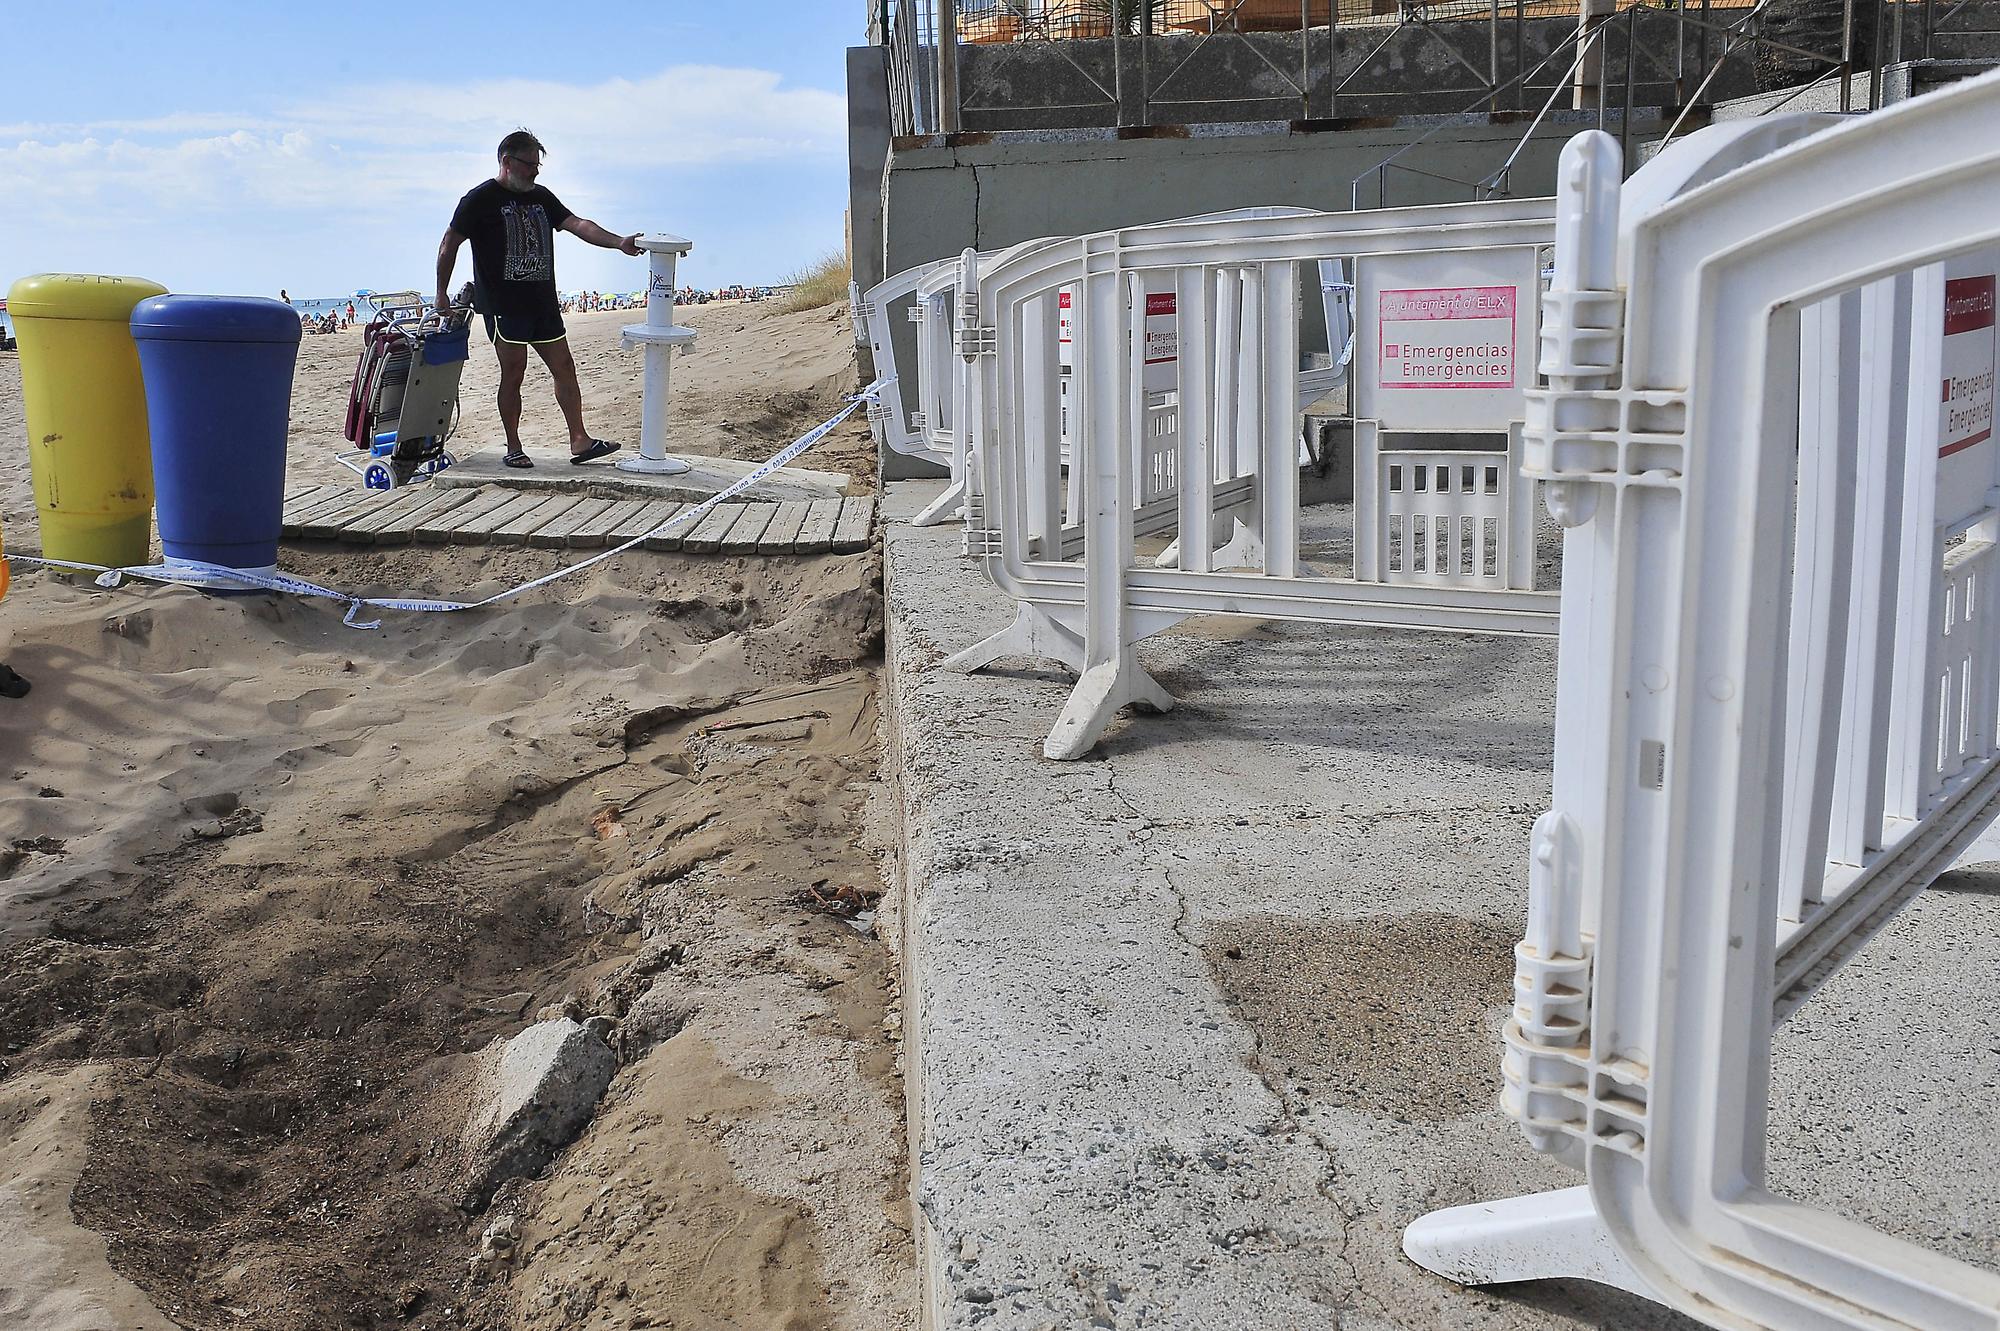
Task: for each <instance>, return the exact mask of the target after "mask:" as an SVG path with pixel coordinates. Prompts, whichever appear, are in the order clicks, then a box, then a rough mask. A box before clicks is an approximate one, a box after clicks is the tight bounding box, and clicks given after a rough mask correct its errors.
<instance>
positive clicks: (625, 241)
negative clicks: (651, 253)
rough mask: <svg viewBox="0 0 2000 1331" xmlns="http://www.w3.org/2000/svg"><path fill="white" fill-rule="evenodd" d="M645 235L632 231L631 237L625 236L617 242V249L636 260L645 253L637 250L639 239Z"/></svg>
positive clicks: (641, 232)
mask: <svg viewBox="0 0 2000 1331" xmlns="http://www.w3.org/2000/svg"><path fill="white" fill-rule="evenodd" d="M645 234H646V233H645V232H643V231H634V232H633V233H632V234H631V235H629V236H625V237H623V238H622V239H620V240H619V242H618V248H619V249H621V250H623V251H624V252H625V253H627V254H629V255H631V256H632V257H633V258H637V257H638V256H640V255H641V254H644V253H645V252H646V251H644V250H642V249H640V248H639V237H641V236H643V235H645Z"/></svg>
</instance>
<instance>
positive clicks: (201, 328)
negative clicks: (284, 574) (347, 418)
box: [132, 296, 299, 571]
mask: <svg viewBox="0 0 2000 1331" xmlns="http://www.w3.org/2000/svg"><path fill="white" fill-rule="evenodd" d="M132 337H133V339H134V340H135V341H137V342H138V344H139V368H140V371H141V373H142V374H143V375H144V378H145V383H146V411H147V415H148V416H149V418H150V419H151V421H152V430H153V491H154V496H155V499H154V502H155V504H156V506H157V511H158V516H159V527H160V544H161V546H162V547H164V549H165V550H166V555H167V562H168V563H177V562H184V561H200V562H202V563H206V564H220V565H223V566H224V567H227V568H241V569H256V570H261V571H271V570H274V569H275V568H276V567H277V563H278V536H279V532H280V527H281V526H282V524H283V522H284V512H285V439H286V435H287V433H288V431H289V426H290V423H291V412H292V373H293V371H294V370H295V369H296V368H297V365H298V359H299V317H298V315H297V314H295V313H293V311H292V307H291V306H289V305H287V304H285V303H283V302H282V301H276V300H266V299H263V298H261V297H256V296H155V297H153V298H152V299H151V300H144V301H141V302H139V304H138V306H137V307H136V308H135V309H134V310H133V311H132Z"/></svg>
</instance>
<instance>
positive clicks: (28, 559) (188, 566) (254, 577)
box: [7, 381, 882, 629]
mask: <svg viewBox="0 0 2000 1331" xmlns="http://www.w3.org/2000/svg"><path fill="white" fill-rule="evenodd" d="M881 391H882V384H881V383H880V382H879V381H878V382H876V383H872V384H870V385H868V387H866V388H864V389H862V390H861V391H860V392H859V393H856V394H855V395H854V396H853V397H851V398H849V399H848V400H847V405H846V406H844V407H842V408H841V409H840V411H839V412H838V413H836V414H835V415H834V416H833V417H832V418H831V419H830V420H825V421H822V422H820V423H819V424H818V425H815V426H814V427H813V428H812V429H810V430H808V431H806V432H805V433H804V434H802V435H800V436H799V437H798V438H797V439H794V440H793V441H792V442H791V443H789V444H786V445H785V446H784V447H783V448H781V449H779V450H778V451H777V452H776V453H773V454H772V455H771V456H770V457H769V458H768V459H766V460H765V461H763V462H761V463H759V464H758V465H757V467H756V469H755V470H754V471H752V472H750V473H749V474H748V475H746V476H744V477H743V478H742V479H741V480H739V481H736V482H735V483H733V484H732V485H730V486H729V487H728V488H726V489H724V490H723V491H722V492H721V493H719V494H717V495H715V496H714V497H713V498H710V499H704V500H703V501H702V502H701V503H699V504H696V505H695V506H694V507H692V508H685V509H682V510H681V511H680V512H678V513H676V514H674V515H673V516H672V517H671V518H668V519H667V520H666V521H665V522H663V523H661V524H660V525H659V526H657V527H655V528H653V529H652V530H651V531H649V532H647V533H646V534H645V535H644V536H635V537H633V538H632V539H631V540H629V541H627V542H625V544H623V545H617V546H613V547H612V548H611V549H609V550H603V551H600V552H598V553H597V554H594V555H592V556H591V557H590V558H588V559H584V560H579V561H578V562H576V563H574V564H569V565H566V566H565V567H563V568H559V569H557V570H556V571H555V572H553V573H545V574H543V575H542V576H541V577H539V578H534V579H532V580H530V581H528V582H523V583H521V584H519V585H518V586H514V587H509V588H508V589H507V590H506V591H503V592H495V593H494V594H493V595H491V596H488V597H486V598H485V599H484V600H479V601H443V600H435V599H431V598H427V597H418V596H355V595H353V594H352V593H350V592H343V591H336V590H334V589H333V588H331V587H322V586H320V585H319V584H318V583H316V582H308V581H306V580H305V579H304V578H295V577H292V576H291V575H290V574H287V573H252V572H249V571H247V570H244V569H240V568H228V567H225V566H223V565H221V564H205V563H201V562H200V561H198V560H188V561H185V562H183V563H178V564H173V565H167V564H146V565H141V566H138V567H134V568H107V567H105V566H104V565H102V564H79V563H74V562H72V561H70V560H67V559H43V558H41V557H40V556H39V555H8V556H7V558H8V559H9V560H11V561H12V562H14V563H16V564H25V565H33V566H35V567H38V568H60V569H70V570H73V571H76V572H81V573H95V574H97V584H98V586H100V587H116V586H117V585H118V584H119V583H121V582H123V581H124V580H125V579H126V578H139V579H142V580H144V581H146V582H172V583H180V584H183V585H185V586H189V587H211V588H223V587H226V588H232V589H234V588H239V587H256V588H261V589H263V590H264V591H272V592H285V593H287V594H289V595H292V596H317V597H320V598H323V599H325V600H329V601H345V602H346V603H347V614H346V615H345V616H343V617H342V619H341V622H342V623H343V624H346V625H347V626H348V627H350V628H357V629H372V628H380V627H381V626H382V621H381V620H380V619H371V620H367V621H366V622H363V621H362V620H360V619H359V618H357V616H359V615H360V613H361V611H362V608H363V607H367V608H370V609H375V610H419V611H451V610H480V609H484V608H485V607H486V606H489V605H497V604H499V603H500V602H502V601H511V600H513V599H514V598H515V597H516V596H519V595H521V594H522V593H524V592H531V591H533V590H534V589H535V588H537V587H546V586H547V585H548V584H549V583H552V582H554V581H556V580H557V579H558V578H566V577H568V576H569V575H570V574H572V573H581V572H582V571H583V570H585V569H587V568H589V567H591V566H592V565H594V564H601V563H603V562H604V561H605V560H607V559H611V558H613V557H615V556H617V555H622V554H624V553H625V552H626V551H627V550H630V549H632V548H633V547H634V546H637V545H642V544H644V543H645V542H646V541H647V540H648V539H650V538H651V537H654V536H658V535H659V534H660V533H661V532H665V531H672V530H673V529H674V528H676V527H685V526H690V525H692V524H694V523H696V522H699V521H701V519H703V518H705V517H707V516H708V515H709V513H711V512H712V511H714V509H715V506H716V505H718V504H721V503H725V502H727V501H728V500H731V499H734V498H735V497H736V496H737V495H740V494H742V493H743V492H744V491H745V490H748V489H749V488H750V487H751V486H753V485H755V484H757V483H758V482H759V481H761V480H764V479H765V478H766V477H768V476H770V475H771V473H772V472H775V471H777V470H778V469H779V468H781V467H785V466H788V465H790V464H791V463H792V462H793V461H794V460H795V459H796V458H798V457H799V456H800V455H801V454H803V453H805V452H806V451H807V450H808V449H810V448H812V447H813V445H815V444H817V443H819V441H820V440H822V439H824V438H826V436H827V435H828V434H830V433H832V432H833V429H834V427H835V426H837V425H839V424H840V423H841V422H842V421H844V420H846V419H847V418H848V417H849V416H852V415H853V414H854V412H855V409H856V408H858V407H860V406H861V405H862V404H863V403H864V402H871V401H874V400H875V398H876V396H877V395H878V394H880V393H881Z"/></svg>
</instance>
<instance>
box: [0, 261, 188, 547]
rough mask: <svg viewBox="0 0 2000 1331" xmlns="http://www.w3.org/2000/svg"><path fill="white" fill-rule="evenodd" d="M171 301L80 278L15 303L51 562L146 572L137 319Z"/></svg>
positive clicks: (148, 505)
mask: <svg viewBox="0 0 2000 1331" xmlns="http://www.w3.org/2000/svg"><path fill="white" fill-rule="evenodd" d="M165 294H166V288H165V287H162V286H160V285H159V284H157V283H154V282H148V281H145V280H144V279H143V278H137V277H94V276H88V275H85V274H79V273H43V274H41V275H39V276H36V277H24V278H22V279H21V280H20V281H18V282H16V283H14V287H13V289H12V290H11V291H9V292H8V293H7V313H8V315H9V317H11V318H12V319H13V321H14V334H15V337H16V339H17V340H18V342H19V344H20V348H19V349H20V353H21V397H22V404H23V406H25V407H26V409H27V417H28V465H29V468H30V469H31V471H32V472H33V475H34V480H35V507H36V508H37V509H38V510H39V511H40V514H41V523H42V554H43V555H45V556H46V557H48V558H50V559H73V560H76V561H77V562H78V563H84V564H108V565H111V566H113V567H118V566H121V565H127V564H143V563H145V562H146V556H147V553H148V551H149V550H150V548H151V545H152V538H153V452H152V447H151V444H150V437H149V435H148V434H147V430H146V390H145V386H144V384H143V383H142V382H141V380H140V378H139V351H138V347H137V345H136V344H135V343H134V342H133V341H132V328H131V318H132V307H133V306H135V305H137V304H138V303H139V302H140V301H142V300H146V299H148V298H150V297H153V296H161V295H165Z"/></svg>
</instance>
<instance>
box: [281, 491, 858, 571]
mask: <svg viewBox="0 0 2000 1331" xmlns="http://www.w3.org/2000/svg"><path fill="white" fill-rule="evenodd" d="M689 507H691V506H690V505H688V504H683V503H679V502H676V501H674V500H671V499H593V498H591V497H590V496H588V495H572V494H555V495H552V494H549V493H547V492H545V491H540V492H537V491H519V490H508V489H504V488H501V487H497V486H489V487H480V488H477V489H472V488H465V489H454V490H440V489H436V488H434V487H432V486H428V485H420V486H413V487H410V488H407V489H403V490H393V491H388V492H386V493H385V492H383V491H378V490H362V489H360V488H358V487H356V486H353V485H310V486H305V487H303V488H301V489H298V490H294V491H293V492H292V493H290V494H288V495H286V496H285V518H284V521H285V536H286V537H287V538H288V539H290V540H308V541H342V542H349V543H353V544H357V545H389V544H401V543H405V542H412V541H414V542H416V543H418V544H422V545H448V544H455V545H524V544H525V545H530V546H540V547H543V548H546V549H570V550H599V549H603V548H605V547H606V546H612V545H622V544H624V543H625V542H626V541H630V540H634V539H636V538H637V537H640V536H648V533H652V532H654V531H656V530H657V529H658V528H659V526H660V524H661V523H663V522H666V521H668V520H669V519H671V518H673V517H675V516H676V515H677V514H680V513H682V512H683V511H685V510H686V509H688V508H689ZM874 530H875V497H874V496H873V495H861V496H857V497H854V498H848V499H814V500H811V501H804V500H800V501H796V502H792V503H783V504H772V503H756V502H750V503H742V502H732V503H727V504H718V505H716V507H715V508H714V510H712V511H711V512H710V513H709V514H708V515H707V516H706V517H704V518H701V519H700V520H699V521H697V522H694V523H692V524H690V523H686V522H683V523H681V524H679V525H678V526H675V527H674V528H672V529H671V530H669V531H667V532H665V533H663V534H660V535H652V536H649V537H648V539H647V541H646V545H645V548H646V549H648V550H683V551H686V552H687V553H688V554H721V555H749V554H764V555H816V554H829V553H835V554H846V553H852V552H854V551H858V550H865V549H867V548H868V544H869V542H870V541H871V540H873V539H874Z"/></svg>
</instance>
